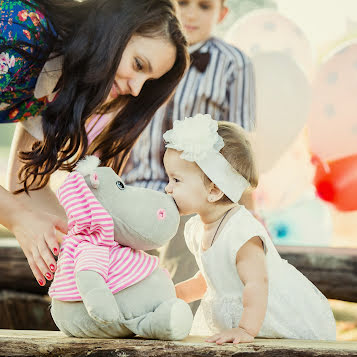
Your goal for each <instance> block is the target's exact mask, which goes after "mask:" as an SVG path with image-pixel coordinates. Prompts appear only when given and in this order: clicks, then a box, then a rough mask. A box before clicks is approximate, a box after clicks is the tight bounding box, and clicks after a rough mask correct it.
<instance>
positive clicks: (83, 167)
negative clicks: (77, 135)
mask: <svg viewBox="0 0 357 357" xmlns="http://www.w3.org/2000/svg"><path fill="white" fill-rule="evenodd" d="M99 164H100V160H99V158H98V157H97V156H94V155H91V156H86V157H85V158H84V159H82V160H81V161H79V162H78V164H77V166H76V171H77V172H79V173H80V174H81V175H82V176H83V177H85V176H87V175H91V174H92V173H94V172H95V169H96V168H97V167H98V166H99Z"/></svg>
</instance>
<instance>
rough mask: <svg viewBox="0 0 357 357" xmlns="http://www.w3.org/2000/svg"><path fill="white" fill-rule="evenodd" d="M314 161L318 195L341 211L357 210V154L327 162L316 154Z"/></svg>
mask: <svg viewBox="0 0 357 357" xmlns="http://www.w3.org/2000/svg"><path fill="white" fill-rule="evenodd" d="M313 163H314V164H315V165H316V173H315V178H314V185H315V187H316V192H317V195H318V196H319V197H320V198H321V199H322V200H324V201H327V202H330V203H332V204H333V205H334V206H335V207H336V208H337V209H338V210H340V211H354V210H357V154H356V155H352V156H347V157H344V158H342V159H338V160H334V161H331V162H328V163H326V164H324V163H323V162H322V161H321V160H320V159H319V158H318V157H317V156H315V157H313Z"/></svg>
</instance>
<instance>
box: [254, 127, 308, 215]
mask: <svg viewBox="0 0 357 357" xmlns="http://www.w3.org/2000/svg"><path fill="white" fill-rule="evenodd" d="M314 173H315V168H314V166H313V165H312V163H311V156H310V152H309V150H308V143H307V138H306V131H305V130H303V131H301V132H300V134H299V136H298V137H297V138H296V139H295V141H294V142H293V144H292V145H291V147H290V148H289V149H288V150H287V151H286V152H285V153H284V154H283V155H282V156H281V158H280V159H279V160H278V162H277V163H276V164H275V165H274V167H273V168H272V169H271V170H269V171H267V172H265V173H263V174H262V175H260V177H259V185H258V187H257V188H256V189H255V190H254V191H253V195H254V198H255V200H254V202H255V205H256V209H257V210H258V211H263V212H265V213H267V212H272V211H276V210H279V209H283V208H286V207H288V206H290V205H292V204H294V203H295V202H296V201H298V200H299V199H301V198H302V196H303V195H304V194H306V193H307V192H314V186H313V179H314Z"/></svg>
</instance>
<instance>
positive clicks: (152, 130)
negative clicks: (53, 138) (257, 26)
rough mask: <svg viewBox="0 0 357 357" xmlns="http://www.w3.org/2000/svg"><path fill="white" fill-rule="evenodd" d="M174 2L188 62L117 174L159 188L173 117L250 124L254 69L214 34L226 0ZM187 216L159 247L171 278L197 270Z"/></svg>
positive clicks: (246, 202) (163, 183)
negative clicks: (186, 231)
mask: <svg viewBox="0 0 357 357" xmlns="http://www.w3.org/2000/svg"><path fill="white" fill-rule="evenodd" d="M178 5H179V6H178V15H179V17H180V20H181V22H182V25H183V27H184V30H185V31H186V38H187V40H188V43H189V45H190V47H189V52H190V54H191V61H192V63H191V66H190V68H189V69H188V71H187V73H186V75H185V76H184V78H183V79H182V80H181V82H180V84H179V85H178V87H177V90H176V92H175V95H174V96H173V97H172V99H171V101H170V102H168V103H167V104H166V105H164V106H162V107H161V108H160V109H159V110H158V111H157V112H156V114H155V116H154V118H153V120H152V122H151V123H150V124H149V125H148V127H147V128H146V129H145V130H144V132H143V134H142V135H141V137H140V139H139V140H138V142H137V143H136V145H135V146H134V148H133V150H132V152H131V156H130V159H129V161H128V164H127V166H126V168H125V171H124V174H123V175H122V177H123V179H124V181H125V182H126V183H127V184H130V185H135V186H140V187H146V188H151V189H154V190H158V191H164V189H165V186H166V184H167V176H166V174H165V170H164V167H163V163H162V162H163V155H164V153H165V147H164V145H163V142H162V134H163V133H164V132H165V131H166V130H168V129H171V128H172V123H173V121H174V120H180V119H182V118H184V117H190V116H193V115H195V114H198V113H203V112H204V113H208V114H210V115H212V117H214V118H216V119H217V120H227V121H230V122H234V123H237V124H238V125H239V126H241V127H243V128H244V129H247V130H252V129H253V127H254V121H255V94H254V75H253V68H252V64H251V62H250V60H249V58H248V57H247V56H246V55H245V54H244V53H242V52H241V51H240V50H239V49H237V48H235V47H233V46H231V45H229V44H227V43H226V42H224V41H223V40H221V39H218V38H216V37H213V32H214V30H215V28H216V25H217V24H218V23H220V22H222V21H223V19H224V18H225V16H226V14H227V12H228V8H227V7H226V6H225V1H224V0H180V1H178ZM244 205H245V206H246V207H247V208H249V209H253V200H252V198H251V196H250V195H245V197H244ZM186 221H187V217H182V218H181V224H180V227H179V230H178V232H177V235H176V236H175V237H174V238H173V239H172V240H171V241H170V242H169V244H168V245H166V246H165V247H163V248H161V249H160V261H161V263H162V264H163V265H164V266H165V268H167V269H168V270H169V271H170V273H171V277H172V279H173V281H174V282H179V281H182V280H184V279H187V278H189V277H190V276H192V274H193V273H194V272H195V271H197V265H196V262H195V260H194V258H193V256H192V255H191V254H190V252H189V251H188V250H187V247H186V245H185V243H184V239H183V227H184V225H185V223H186ZM178 267H181V268H180V269H178ZM192 307H193V310H195V307H194V306H192Z"/></svg>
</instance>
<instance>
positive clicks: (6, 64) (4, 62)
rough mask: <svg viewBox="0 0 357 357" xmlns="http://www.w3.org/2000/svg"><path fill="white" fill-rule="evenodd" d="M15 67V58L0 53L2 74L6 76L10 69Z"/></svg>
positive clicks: (0, 70) (0, 72) (0, 71)
mask: <svg viewBox="0 0 357 357" xmlns="http://www.w3.org/2000/svg"><path fill="white" fill-rule="evenodd" d="M14 66H15V57H14V56H11V58H10V56H9V54H8V53H7V52H6V53H5V52H1V53H0V74H6V73H7V72H8V71H9V69H10V68H12V67H14Z"/></svg>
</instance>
